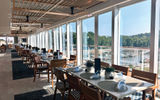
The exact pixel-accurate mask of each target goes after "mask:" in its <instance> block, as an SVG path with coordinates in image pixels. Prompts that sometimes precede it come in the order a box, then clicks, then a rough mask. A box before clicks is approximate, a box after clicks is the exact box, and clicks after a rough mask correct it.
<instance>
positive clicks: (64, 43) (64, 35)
mask: <svg viewBox="0 0 160 100" xmlns="http://www.w3.org/2000/svg"><path fill="white" fill-rule="evenodd" d="M62 52H63V56H66V55H67V30H66V24H65V25H62Z"/></svg>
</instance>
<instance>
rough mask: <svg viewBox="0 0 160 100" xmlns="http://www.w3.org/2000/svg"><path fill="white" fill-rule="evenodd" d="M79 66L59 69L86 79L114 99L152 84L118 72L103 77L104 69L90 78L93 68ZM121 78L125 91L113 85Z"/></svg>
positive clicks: (117, 99) (116, 99) (144, 88)
mask: <svg viewBox="0 0 160 100" xmlns="http://www.w3.org/2000/svg"><path fill="white" fill-rule="evenodd" d="M79 68H80V70H79V72H75V71H74V70H73V69H74V68H65V69H62V68H60V70H63V71H65V72H67V73H70V74H72V75H74V76H76V77H78V78H80V79H82V80H84V81H86V82H87V83H89V84H91V85H93V86H94V87H96V88H98V89H100V90H102V91H103V92H105V93H107V94H109V95H111V96H112V97H113V98H115V100H119V99H122V98H124V97H126V96H128V95H130V94H133V93H135V92H137V91H143V90H146V89H148V88H150V87H152V86H154V84H151V83H149V82H146V81H143V80H139V79H136V78H133V77H130V76H125V75H123V76H118V73H115V74H114V79H105V74H104V73H105V71H104V70H101V73H100V78H99V79H90V76H91V75H93V74H94V68H93V69H92V70H91V71H90V72H86V71H85V69H86V67H85V66H84V65H82V66H79ZM120 77H121V78H120ZM122 78H123V79H124V80H125V83H126V86H127V89H126V91H117V90H116V89H115V86H116V84H117V83H118V81H119V80H120V79H122Z"/></svg>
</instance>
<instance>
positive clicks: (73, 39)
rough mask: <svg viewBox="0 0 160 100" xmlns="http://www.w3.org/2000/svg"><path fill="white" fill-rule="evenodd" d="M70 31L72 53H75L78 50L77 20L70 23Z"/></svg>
mask: <svg viewBox="0 0 160 100" xmlns="http://www.w3.org/2000/svg"><path fill="white" fill-rule="evenodd" d="M69 32H70V54H71V55H75V54H76V51H77V31H76V22H72V23H70V24H69Z"/></svg>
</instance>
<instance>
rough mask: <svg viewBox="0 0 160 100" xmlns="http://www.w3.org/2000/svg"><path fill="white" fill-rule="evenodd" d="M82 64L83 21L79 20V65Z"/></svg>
mask: <svg viewBox="0 0 160 100" xmlns="http://www.w3.org/2000/svg"><path fill="white" fill-rule="evenodd" d="M81 64H82V21H81V20H78V21H77V65H81Z"/></svg>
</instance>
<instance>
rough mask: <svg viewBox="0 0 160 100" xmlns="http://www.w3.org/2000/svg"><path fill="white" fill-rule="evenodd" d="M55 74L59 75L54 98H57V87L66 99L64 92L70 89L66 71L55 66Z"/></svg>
mask: <svg viewBox="0 0 160 100" xmlns="http://www.w3.org/2000/svg"><path fill="white" fill-rule="evenodd" d="M54 74H55V76H56V77H57V81H56V87H55V91H54V97H53V100H55V99H56V92H57V89H58V90H59V91H60V92H61V94H62V100H64V94H65V91H67V90H68V88H69V84H68V82H67V80H66V79H65V76H64V72H63V71H62V70H58V69H56V68H55V69H54Z"/></svg>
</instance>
